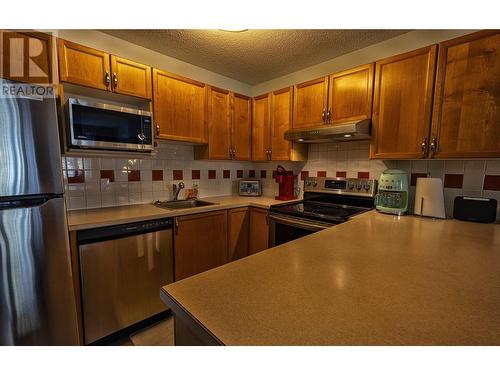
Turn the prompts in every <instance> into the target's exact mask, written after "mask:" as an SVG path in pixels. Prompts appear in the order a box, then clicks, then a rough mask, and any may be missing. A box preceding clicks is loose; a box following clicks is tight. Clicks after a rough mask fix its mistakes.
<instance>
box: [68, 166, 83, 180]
mask: <svg viewBox="0 0 500 375" xmlns="http://www.w3.org/2000/svg"><path fill="white" fill-rule="evenodd" d="M67 176H68V184H83V183H84V182H85V173H84V172H83V169H69V170H68V171H67Z"/></svg>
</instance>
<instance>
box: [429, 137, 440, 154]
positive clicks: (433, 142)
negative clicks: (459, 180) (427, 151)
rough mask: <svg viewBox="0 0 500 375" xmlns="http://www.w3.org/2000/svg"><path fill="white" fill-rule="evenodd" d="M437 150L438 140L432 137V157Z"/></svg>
mask: <svg viewBox="0 0 500 375" xmlns="http://www.w3.org/2000/svg"><path fill="white" fill-rule="evenodd" d="M438 149H439V143H438V139H437V138H436V137H434V138H432V141H431V152H432V155H434V154H435V153H436V152H438Z"/></svg>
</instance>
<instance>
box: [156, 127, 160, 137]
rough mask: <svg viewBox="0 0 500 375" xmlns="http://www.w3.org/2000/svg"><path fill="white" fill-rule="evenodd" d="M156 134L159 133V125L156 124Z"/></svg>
mask: <svg viewBox="0 0 500 375" xmlns="http://www.w3.org/2000/svg"><path fill="white" fill-rule="evenodd" d="M156 135H157V136H159V135H160V125H158V124H156Z"/></svg>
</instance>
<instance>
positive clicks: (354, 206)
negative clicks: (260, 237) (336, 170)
mask: <svg viewBox="0 0 500 375" xmlns="http://www.w3.org/2000/svg"><path fill="white" fill-rule="evenodd" d="M376 189H377V181H376V180H369V179H362V178H338V177H337V178H329V177H308V178H306V180H305V181H304V199H303V200H301V201H299V202H288V203H281V204H276V205H272V206H271V208H270V212H269V246H270V247H272V246H277V245H280V244H282V243H285V242H288V241H292V240H295V239H297V238H300V237H303V236H306V235H308V234H311V233H314V232H317V231H320V230H322V229H326V228H330V227H332V226H334V225H337V224H341V223H343V222H345V221H347V220H349V218H351V217H353V216H355V215H358V214H361V213H363V212H367V211H369V210H371V209H373V203H374V198H373V196H374V195H375V191H376Z"/></svg>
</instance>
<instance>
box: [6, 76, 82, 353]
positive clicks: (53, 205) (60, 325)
mask: <svg viewBox="0 0 500 375" xmlns="http://www.w3.org/2000/svg"><path fill="white" fill-rule="evenodd" d="M0 82H1V84H2V88H3V86H5V84H9V83H13V82H9V81H6V80H0ZM63 194H64V185H63V179H62V170H61V155H60V147H59V135H58V126H57V112H56V101H55V98H54V97H50V98H41V97H36V96H34V97H6V96H5V95H2V93H0V345H76V344H78V326H77V317H76V304H75V296H74V292H73V279H72V272H71V262H70V252H69V239H68V232H67V222H66V210H65V203H64V195H63Z"/></svg>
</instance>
